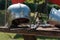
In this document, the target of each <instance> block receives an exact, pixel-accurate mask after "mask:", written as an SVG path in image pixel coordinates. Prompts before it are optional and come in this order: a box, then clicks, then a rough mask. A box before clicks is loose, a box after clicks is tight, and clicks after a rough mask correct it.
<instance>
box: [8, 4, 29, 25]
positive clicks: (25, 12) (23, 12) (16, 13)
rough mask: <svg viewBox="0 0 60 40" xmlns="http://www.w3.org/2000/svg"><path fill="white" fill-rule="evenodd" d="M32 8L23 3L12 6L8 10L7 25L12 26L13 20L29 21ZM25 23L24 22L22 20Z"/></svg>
mask: <svg viewBox="0 0 60 40" xmlns="http://www.w3.org/2000/svg"><path fill="white" fill-rule="evenodd" d="M29 14H30V8H29V7H28V6H27V5H25V4H21V3H17V4H12V5H10V6H9V7H8V9H7V23H8V26H10V25H11V22H12V20H16V19H20V18H26V19H29ZM22 21H23V20H22Z"/></svg>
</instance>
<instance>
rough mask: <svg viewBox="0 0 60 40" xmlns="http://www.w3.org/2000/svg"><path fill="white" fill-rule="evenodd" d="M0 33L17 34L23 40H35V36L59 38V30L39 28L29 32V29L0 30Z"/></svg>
mask: <svg viewBox="0 0 60 40" xmlns="http://www.w3.org/2000/svg"><path fill="white" fill-rule="evenodd" d="M0 32H7V33H18V34H21V35H23V37H24V40H36V36H45V37H56V38H60V30H59V29H58V28H55V27H53V28H42V27H39V28H37V29H36V30H29V28H26V29H23V28H13V29H9V28H0Z"/></svg>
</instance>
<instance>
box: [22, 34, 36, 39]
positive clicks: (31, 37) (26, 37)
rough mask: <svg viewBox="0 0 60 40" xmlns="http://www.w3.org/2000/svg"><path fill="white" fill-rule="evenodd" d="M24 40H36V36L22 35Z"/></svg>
mask: <svg viewBox="0 0 60 40" xmlns="http://www.w3.org/2000/svg"><path fill="white" fill-rule="evenodd" d="M23 37H24V40H36V36H32V35H23Z"/></svg>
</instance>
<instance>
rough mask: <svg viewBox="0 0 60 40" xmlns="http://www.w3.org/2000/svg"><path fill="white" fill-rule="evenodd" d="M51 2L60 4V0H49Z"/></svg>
mask: <svg viewBox="0 0 60 40" xmlns="http://www.w3.org/2000/svg"><path fill="white" fill-rule="evenodd" d="M49 2H51V3H54V4H58V5H60V0H49Z"/></svg>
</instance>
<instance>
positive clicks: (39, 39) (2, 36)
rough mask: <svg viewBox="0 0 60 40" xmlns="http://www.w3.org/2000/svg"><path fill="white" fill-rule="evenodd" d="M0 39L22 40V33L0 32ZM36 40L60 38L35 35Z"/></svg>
mask: <svg viewBox="0 0 60 40" xmlns="http://www.w3.org/2000/svg"><path fill="white" fill-rule="evenodd" d="M0 40H24V39H23V37H22V35H19V34H15V33H3V32H0ZM37 40H60V38H49V37H41V36H37Z"/></svg>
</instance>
